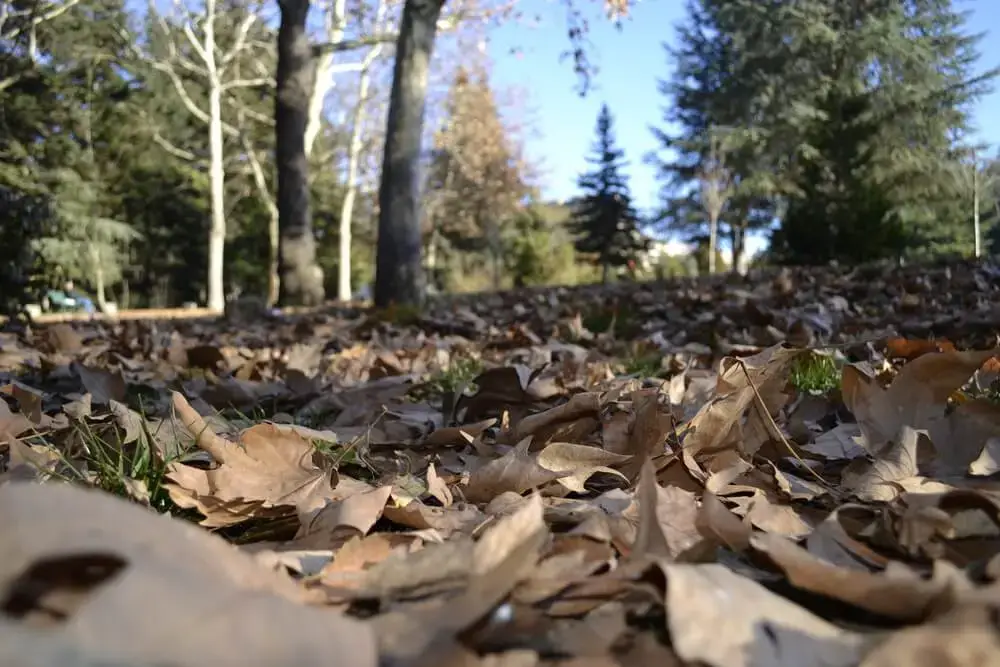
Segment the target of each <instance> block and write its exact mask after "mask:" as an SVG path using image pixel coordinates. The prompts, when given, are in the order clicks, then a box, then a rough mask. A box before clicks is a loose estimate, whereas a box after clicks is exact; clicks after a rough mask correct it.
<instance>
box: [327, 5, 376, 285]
mask: <svg viewBox="0 0 1000 667" xmlns="http://www.w3.org/2000/svg"><path fill="white" fill-rule="evenodd" d="M386 4H387V3H386V0H379V3H378V7H377V8H376V10H375V30H376V31H378V30H379V29H380V28H381V27H382V25H383V23H384V22H385V14H386ZM341 37H343V35H341ZM381 53H382V45H381V44H378V45H376V46H374V47H372V48H371V49H370V50H369V51H368V54H367V55H366V56H365V59H364V61H363V62H362V63H361V77H360V79H359V80H358V102H357V104H356V105H355V107H354V118H352V119H351V143H350V145H349V146H348V152H347V192H346V193H344V201H343V203H342V204H341V207H340V234H339V235H340V258H339V264H338V267H337V299H338V300H339V301H350V300H351V297H352V296H353V292H352V289H351V288H352V285H351V243H352V237H351V224H352V222H353V219H354V201H355V199H356V198H357V195H358V170H359V169H360V166H361V149H362V148H363V147H364V144H363V142H362V141H361V133H362V130H363V127H364V124H365V116H366V112H367V109H368V107H367V103H368V89H369V88H370V87H371V68H372V65H373V64H374V63H375V60H376V59H377V58H378V57H379V55H380V54H381Z"/></svg>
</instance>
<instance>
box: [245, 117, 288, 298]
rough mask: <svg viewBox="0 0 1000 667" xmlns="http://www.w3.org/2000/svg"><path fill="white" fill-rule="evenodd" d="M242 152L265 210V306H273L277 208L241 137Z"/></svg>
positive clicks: (257, 162)
mask: <svg viewBox="0 0 1000 667" xmlns="http://www.w3.org/2000/svg"><path fill="white" fill-rule="evenodd" d="M243 151H244V152H245V153H246V154H247V159H248V160H249V161H250V170H251V173H253V180H254V184H255V185H256V186H257V191H258V192H259V193H260V198H261V201H263V202H264V206H265V208H267V239H268V258H267V260H268V267H267V268H268V271H267V305H269V306H273V305H274V304H275V303H277V302H278V287H279V282H280V281H279V280H278V244H279V239H280V234H279V230H280V227H279V225H278V206H277V204H275V203H274V199H273V198H272V197H271V193H270V192H269V191H268V188H267V177H266V176H265V175H264V168H263V166H261V164H260V160H259V159H257V154H256V152H254V147H253V145H252V144H251V143H250V141H249V140H248V139H247V138H246V136H243Z"/></svg>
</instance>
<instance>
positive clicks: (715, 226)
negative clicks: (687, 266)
mask: <svg viewBox="0 0 1000 667" xmlns="http://www.w3.org/2000/svg"><path fill="white" fill-rule="evenodd" d="M718 246H719V218H718V217H716V216H714V215H713V216H710V217H709V219H708V274H709V275H715V259H716V257H715V252H716V248H718Z"/></svg>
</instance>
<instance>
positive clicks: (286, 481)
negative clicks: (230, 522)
mask: <svg viewBox="0 0 1000 667" xmlns="http://www.w3.org/2000/svg"><path fill="white" fill-rule="evenodd" d="M174 407H175V408H176V409H177V411H178V413H179V415H180V418H181V420H182V422H183V423H184V425H185V427H187V429H188V430H189V431H191V432H192V433H195V434H196V442H197V444H198V446H199V447H201V448H202V449H204V450H205V451H207V452H208V453H209V454H211V455H212V458H214V459H215V460H216V461H217V462H218V463H219V466H218V467H217V468H214V469H211V470H201V469H196V468H193V467H191V466H186V465H184V464H182V463H171V464H170V465H169V467H168V468H169V469H168V473H167V477H168V479H170V480H171V482H172V483H171V484H165V485H164V487H165V488H166V489H167V490H168V491H169V493H170V497H171V498H172V499H173V500H174V502H176V503H177V504H178V505H180V506H181V507H196V508H198V509H199V511H202V513H205V511H204V510H205V509H206V502H205V500H206V498H212V499H214V500H215V501H216V502H219V501H221V502H222V503H229V502H240V503H249V504H253V503H257V504H259V507H261V508H270V507H277V506H289V507H297V508H299V510H300V511H305V510H309V509H312V508H313V507H315V506H316V505H318V504H321V503H324V502H325V501H326V500H327V499H329V498H336V497H338V496H340V497H345V496H342V495H340V494H338V493H336V492H335V491H334V489H333V488H332V486H331V483H330V476H331V471H330V470H324V469H322V468H319V467H318V466H316V464H315V463H314V462H313V454H314V452H315V448H314V447H313V446H312V444H311V443H310V442H309V441H308V440H306V439H304V438H302V437H301V436H299V435H297V434H295V433H294V432H282V431H281V430H280V429H278V428H276V427H275V426H274V425H272V424H258V425H256V426H253V427H251V428H249V429H247V430H245V431H243V433H241V434H240V440H239V442H238V443H236V442H231V441H229V440H226V439H225V438H222V437H221V436H218V435H216V434H215V433H213V432H211V430H209V428H208V426H207V424H206V423H205V421H204V420H203V419H202V418H201V417H200V416H199V415H198V414H197V413H195V412H194V410H193V409H192V408H191V407H190V405H188V404H187V401H185V400H184V398H183V396H181V395H180V394H178V393H176V392H175V393H174ZM206 517H207V515H206ZM234 518H237V517H234ZM245 518H247V517H246V516H243V517H238V518H237V519H238V520H237V522H238V521H242V520H244V519H245ZM215 525H220V524H218V523H215ZM222 525H225V524H222Z"/></svg>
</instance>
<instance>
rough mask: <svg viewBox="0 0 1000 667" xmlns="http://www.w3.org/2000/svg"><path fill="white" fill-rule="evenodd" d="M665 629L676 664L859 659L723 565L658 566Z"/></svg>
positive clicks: (845, 641)
mask: <svg viewBox="0 0 1000 667" xmlns="http://www.w3.org/2000/svg"><path fill="white" fill-rule="evenodd" d="M661 568H662V570H663V573H664V575H665V576H666V578H667V596H666V606H667V628H668V631H669V632H670V637H671V640H672V645H673V648H674V650H675V651H676V652H677V655H678V656H679V657H680V658H681V660H684V661H688V662H698V663H700V664H704V665H708V666H709V667H750V666H760V667H764V666H765V665H767V666H769V667H781V666H783V665H788V667H793V666H794V667H810V666H811V665H815V666H816V667H837V666H838V665H844V666H845V667H846V666H847V665H856V664H857V663H858V662H859V661H860V660H861V658H862V657H863V655H864V652H865V648H866V645H865V641H864V638H863V637H862V636H861V635H857V634H852V633H850V632H847V631H846V630H841V629H840V628H838V627H836V626H835V625H833V624H831V623H828V622H826V621H824V620H823V619H821V618H819V617H817V616H814V615H813V614H811V613H810V612H808V611H806V610H805V609H803V608H802V607H799V606H798V605H796V604H794V603H792V602H789V601H788V600H785V599H784V598H782V597H779V596H778V595H775V594H774V593H771V592H770V591H768V590H767V589H766V588H764V587H763V586H761V585H760V584H758V583H756V582H754V581H751V580H750V579H747V578H745V577H741V576H739V575H737V574H735V573H734V572H732V571H731V570H729V569H727V568H726V567H724V566H722V565H714V564H712V565H684V564H673V565H666V564H664V565H662V566H661Z"/></svg>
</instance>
